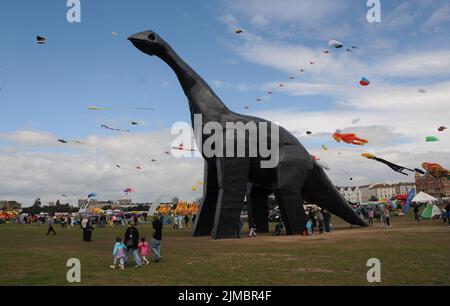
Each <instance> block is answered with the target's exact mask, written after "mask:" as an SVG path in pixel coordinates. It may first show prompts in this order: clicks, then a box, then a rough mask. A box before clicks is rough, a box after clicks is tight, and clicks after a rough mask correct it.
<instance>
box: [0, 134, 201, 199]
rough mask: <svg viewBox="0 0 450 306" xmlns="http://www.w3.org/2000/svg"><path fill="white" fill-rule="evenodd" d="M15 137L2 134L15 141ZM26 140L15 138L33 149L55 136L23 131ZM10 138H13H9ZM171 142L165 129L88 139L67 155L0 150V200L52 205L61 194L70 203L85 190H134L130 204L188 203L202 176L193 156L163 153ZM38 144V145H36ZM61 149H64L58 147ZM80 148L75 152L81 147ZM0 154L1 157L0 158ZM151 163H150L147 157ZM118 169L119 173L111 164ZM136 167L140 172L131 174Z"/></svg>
mask: <svg viewBox="0 0 450 306" xmlns="http://www.w3.org/2000/svg"><path fill="white" fill-rule="evenodd" d="M17 134H19V135H24V134H25V133H12V134H10V135H8V134H3V137H4V138H7V139H15V140H16V143H18V138H17V136H16V135H17ZM26 134H27V135H29V134H32V135H33V137H32V139H33V140H32V141H29V140H28V138H29V137H28V138H27V137H25V139H27V140H26V141H22V138H20V140H21V141H20V144H23V143H26V144H27V145H28V146H30V149H33V147H42V146H44V145H45V144H46V143H47V141H48V140H49V139H51V140H52V141H53V142H54V141H55V140H54V139H55V137H54V136H53V135H51V134H50V133H47V132H39V131H32V132H31V131H29V132H28V133H26ZM13 135H14V136H13ZM175 138H176V136H175V135H171V134H170V133H169V132H168V131H166V130H164V131H159V132H155V133H151V134H131V135H115V136H110V137H99V136H90V137H87V138H86V142H87V144H86V146H81V147H82V148H83V149H82V150H78V151H76V152H71V153H70V154H68V153H65V152H46V153H43V152H39V153H26V152H24V150H23V148H20V150H14V149H13V147H6V148H5V147H4V148H0V151H1V152H2V154H0V168H1V169H2V177H3V178H4V179H2V184H0V199H17V200H19V201H23V203H24V204H31V203H32V201H33V199H35V198H36V197H37V196H40V197H41V198H42V199H43V201H45V202H48V201H56V199H58V198H60V200H61V201H64V200H65V199H64V198H61V195H62V194H66V195H67V196H69V199H70V202H71V203H72V204H76V200H77V199H78V198H83V197H86V195H87V194H88V193H89V192H97V193H98V198H99V199H102V200H117V199H120V198H122V197H123V193H122V191H123V189H125V188H126V187H133V188H134V189H136V192H135V193H133V194H131V195H130V197H131V199H132V200H133V201H135V202H150V201H154V200H155V199H157V198H158V197H160V196H163V197H165V198H170V197H171V196H173V195H178V196H180V197H181V198H184V199H187V200H192V199H195V198H198V197H199V196H201V192H202V191H201V188H198V189H197V191H196V192H193V191H192V190H191V187H192V185H195V184H196V182H198V181H199V180H201V179H202V177H203V161H202V160H201V159H199V158H196V159H190V158H175V157H173V156H171V155H167V154H165V152H166V151H167V150H169V149H170V146H171V142H172V141H173V140H174V139H175ZM39 140H42V141H43V142H39ZM64 147H66V146H64ZM81 147H80V148H81ZM3 153H4V154H3ZM153 158H154V159H156V160H157V161H156V162H151V160H152V159H153ZM116 164H118V165H120V166H121V167H122V168H121V169H119V168H117V167H116V166H115V165H116ZM137 166H142V167H143V169H144V171H145V174H146V175H145V174H143V173H140V172H139V171H138V170H135V168H136V167H137Z"/></svg>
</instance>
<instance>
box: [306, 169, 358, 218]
mask: <svg viewBox="0 0 450 306" xmlns="http://www.w3.org/2000/svg"><path fill="white" fill-rule="evenodd" d="M313 164H314V166H313V169H312V170H310V172H309V174H308V178H307V179H306V180H305V184H304V186H303V188H302V190H301V195H302V196H303V198H304V199H305V200H306V201H308V202H310V203H313V204H316V205H318V206H319V207H321V208H324V209H326V210H328V211H329V212H330V213H332V214H334V215H336V216H338V217H340V218H342V219H344V220H345V221H347V222H348V223H350V224H354V225H360V226H367V224H366V223H365V222H364V220H362V219H361V218H360V217H359V216H358V215H357V214H356V213H355V212H354V211H353V209H352V208H351V206H350V205H349V203H348V202H347V200H346V199H345V198H344V196H343V195H342V194H341V193H340V192H339V191H338V190H337V188H336V187H335V185H333V183H332V182H331V181H330V179H329V178H328V176H327V175H326V174H325V172H324V171H323V169H322V168H321V167H320V166H319V165H318V164H317V163H316V162H314V163H313Z"/></svg>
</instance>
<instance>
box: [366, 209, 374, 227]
mask: <svg viewBox="0 0 450 306" xmlns="http://www.w3.org/2000/svg"><path fill="white" fill-rule="evenodd" d="M367 217H368V218H369V226H373V210H372V209H371V208H370V209H369V211H368V212H367Z"/></svg>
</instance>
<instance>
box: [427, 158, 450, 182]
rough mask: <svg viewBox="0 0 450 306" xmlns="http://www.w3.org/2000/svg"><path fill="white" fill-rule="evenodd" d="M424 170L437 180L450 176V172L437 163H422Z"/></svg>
mask: <svg viewBox="0 0 450 306" xmlns="http://www.w3.org/2000/svg"><path fill="white" fill-rule="evenodd" d="M422 168H424V169H425V170H427V172H428V173H429V174H430V175H431V176H434V177H435V178H440V177H443V176H450V172H449V171H448V170H447V169H445V168H444V167H442V166H441V165H439V164H437V163H428V162H424V163H422Z"/></svg>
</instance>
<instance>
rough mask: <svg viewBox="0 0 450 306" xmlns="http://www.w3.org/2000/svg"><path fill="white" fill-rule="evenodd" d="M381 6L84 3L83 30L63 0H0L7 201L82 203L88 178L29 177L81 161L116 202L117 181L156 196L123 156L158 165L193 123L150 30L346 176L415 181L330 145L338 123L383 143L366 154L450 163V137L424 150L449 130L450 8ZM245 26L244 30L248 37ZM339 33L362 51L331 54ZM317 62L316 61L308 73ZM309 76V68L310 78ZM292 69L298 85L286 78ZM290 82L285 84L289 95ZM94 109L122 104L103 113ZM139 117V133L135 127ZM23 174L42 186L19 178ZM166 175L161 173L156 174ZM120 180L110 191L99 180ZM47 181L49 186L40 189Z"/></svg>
mask: <svg viewBox="0 0 450 306" xmlns="http://www.w3.org/2000/svg"><path fill="white" fill-rule="evenodd" d="M381 3H382V22H380V23H369V22H367V19H366V12H367V10H368V8H367V6H366V1H329V0H324V1H321V2H320V3H319V2H318V1H310V0H304V1H294V0H286V1H283V2H281V3H280V2H276V1H268V0H261V1H254V0H250V1H233V0H223V1H214V2H212V1H175V0H173V1H128V2H119V1H106V0H95V1H92V0H91V1H83V0H81V5H82V13H81V14H82V15H81V23H73V24H71V23H68V22H67V20H66V11H67V9H68V8H67V7H66V6H65V1H56V0H52V1H33V2H25V1H13V0H4V1H1V3H0V29H1V30H0V32H1V37H2V43H1V47H0V87H1V86H2V84H5V83H6V86H5V87H4V88H3V90H1V91H0V106H1V112H0V156H1V157H2V158H3V159H2V160H0V163H2V164H0V166H3V168H7V169H8V170H9V171H11V173H14V175H12V174H11V181H14V180H13V179H12V178H13V177H14V178H15V179H17V182H15V183H14V182H11V184H10V185H8V186H4V187H3V188H2V187H0V198H3V197H18V198H24V199H25V200H28V199H30V198H33V197H34V196H35V195H36V196H37V194H38V193H39V194H42V195H45V196H47V197H48V198H52V197H55V196H56V195H57V194H59V193H69V192H66V191H64V190H65V189H71V190H75V189H76V190H77V191H76V192H75V191H74V197H79V196H80V194H83V193H84V190H85V189H83V188H86V187H83V186H79V178H77V179H74V180H73V181H72V180H71V179H70V178H67V182H65V186H58V188H54V189H55V190H47V189H48V186H51V185H52V184H53V183H54V182H53V183H52V182H50V181H42V185H39V184H37V183H36V182H33V180H32V179H29V177H30V173H28V171H31V170H28V168H27V167H25V166H24V163H25V164H28V163H30V164H33V163H34V162H35V161H36V160H41V159H42V160H43V161H45V160H56V159H59V158H61V162H62V163H64V164H66V162H67V165H68V167H69V168H67V169H65V171H63V172H64V173H68V172H72V171H75V172H76V171H81V172H80V173H78V174H76V175H75V174H74V175H75V176H77V177H87V176H90V175H93V176H94V177H95V181H93V182H90V183H89V184H88V183H86V184H87V185H88V186H92V185H93V184H95V183H96V182H97V185H94V187H93V188H94V189H96V190H100V191H99V192H98V193H99V194H104V195H105V196H106V197H111V198H114V197H117V196H118V195H116V194H115V193H114V192H115V191H114V190H116V189H117V188H119V187H116V185H115V184H119V183H117V181H118V180H122V182H120V184H119V185H120V186H124V187H129V186H128V185H131V184H133V185H138V186H140V184H141V185H142V188H138V189H140V190H142V189H145V192H141V193H139V194H137V195H136V198H135V199H136V200H151V199H154V198H155V197H157V196H158V195H157V193H158V192H157V191H155V190H154V189H152V188H153V187H152V188H150V187H149V188H147V187H145V186H147V185H148V184H149V182H148V181H145V180H142V179H141V177H139V179H138V180H139V181H134V179H135V178H132V179H129V178H128V177H126V176H118V175H119V174H117V173H116V172H108V171H109V170H108V165H110V164H113V165H114V164H115V162H117V160H121V161H122V162H123V163H125V162H127V158H128V159H131V161H128V162H129V167H131V168H133V165H135V164H137V163H139V164H141V163H142V164H145V163H147V162H148V158H149V157H150V156H159V154H160V151H161V150H164V148H165V147H167V146H168V144H164V146H161V148H159V147H158V146H160V145H162V143H161V141H162V140H161V141H159V139H163V140H165V141H169V140H170V139H169V138H168V137H169V136H167V134H164V133H167V129H169V128H170V126H171V125H172V124H173V123H174V122H175V121H188V120H189V112H188V106H187V101H186V99H185V97H184V95H183V92H182V90H181V89H180V87H179V85H178V81H177V79H176V78H175V75H174V74H173V72H172V71H171V70H170V69H169V68H168V66H167V65H166V64H165V63H163V62H162V61H160V60H159V59H157V58H155V57H152V58H150V57H148V56H146V55H143V54H141V53H140V52H138V51H137V50H136V49H135V48H134V47H133V46H132V45H131V44H130V43H129V42H128V41H127V40H126V38H127V37H128V36H129V35H131V34H133V33H136V32H140V31H143V30H147V29H152V30H155V31H156V32H157V33H159V34H160V35H161V36H162V37H163V38H164V39H165V40H166V41H168V42H169V43H170V44H171V45H172V47H173V48H174V49H175V50H176V51H177V52H178V53H179V55H180V56H181V57H182V58H184V59H185V60H186V62H188V63H189V64H190V65H191V66H192V67H193V68H194V69H195V70H197V72H199V74H200V75H201V76H202V77H203V78H204V79H205V80H206V81H207V82H208V83H210V84H211V85H212V87H213V89H214V90H215V91H216V92H217V94H218V95H219V96H220V97H221V98H222V100H223V101H224V102H225V103H226V104H227V105H229V106H230V107H231V108H232V109H233V110H235V111H237V112H241V113H250V114H253V115H257V116H261V117H265V118H268V119H272V120H275V121H277V122H279V123H280V124H281V125H283V126H285V127H287V128H288V129H289V130H290V131H292V132H294V133H295V135H297V136H298V137H299V138H300V140H301V142H302V143H304V144H305V146H306V147H307V148H308V149H309V150H310V151H311V153H313V154H318V155H321V158H322V160H324V161H326V162H327V163H329V164H330V165H333V167H334V168H335V169H339V168H345V169H346V168H347V167H349V165H354V164H355V161H357V162H358V164H361V167H360V168H357V169H356V168H355V171H354V172H355V173H354V176H355V178H357V179H355V180H354V181H356V182H355V183H356V184H365V183H368V182H375V181H384V180H392V181H395V180H397V181H398V180H404V179H405V178H404V177H403V176H399V175H397V174H392V173H390V172H389V169H384V168H380V169H379V171H378V172H374V173H367V171H364V169H367V166H368V165H373V164H370V161H362V162H361V161H360V160H359V159H358V158H359V157H358V156H359V154H360V153H361V152H362V151H361V150H359V149H358V150H356V149H354V148H350V147H348V146H346V145H342V144H336V143H334V142H333V141H332V140H330V137H329V136H330V133H332V132H333V131H334V130H335V129H337V128H340V129H344V130H353V131H355V130H356V131H358V132H359V133H361V134H362V135H363V136H366V137H368V138H369V137H370V140H371V141H370V143H369V144H370V146H368V147H367V149H368V150H371V152H373V153H377V154H382V155H383V156H384V157H388V158H391V159H393V160H394V161H396V162H399V163H406V166H410V167H417V166H420V163H421V162H422V161H423V159H425V158H429V157H432V158H433V160H432V161H436V162H441V163H445V162H448V161H449V160H450V157H449V156H450V155H449V154H450V153H449V152H450V142H449V138H448V133H447V134H443V135H439V136H440V137H441V138H442V139H441V142H440V143H439V144H431V145H427V146H425V144H424V142H423V139H424V136H425V135H428V134H433V133H434V134H435V133H436V131H435V130H436V128H437V126H439V125H446V124H447V125H450V123H449V122H448V118H450V113H449V111H448V109H446V108H445V106H448V103H449V102H448V101H450V100H449V92H450V90H449V84H450V69H449V68H450V53H449V51H448V50H449V47H450V42H449V40H448V39H447V38H448V37H449V34H450V33H449V32H450V30H449V29H450V4H449V3H448V1H439V0H436V1H426V3H424V1H381ZM236 28H241V29H243V30H244V32H243V33H242V34H240V35H236V34H235V33H234V30H235V29H236ZM111 32H117V33H118V34H119V35H118V36H113V35H112V34H111ZM36 35H42V36H45V37H46V38H47V40H48V42H47V44H45V45H37V44H36V42H35V38H36ZM333 38H337V39H339V40H341V41H343V42H344V44H345V45H346V46H347V47H349V46H351V45H356V46H358V47H359V48H358V49H355V50H354V52H352V53H349V52H346V51H345V50H344V49H341V50H332V54H331V55H324V54H323V50H326V49H328V48H327V42H328V41H329V40H330V39H333ZM310 61H314V62H315V65H309V62H310ZM300 68H305V69H306V73H303V74H301V73H299V69H300ZM292 74H295V75H296V78H295V79H294V80H289V76H290V75H292ZM362 76H366V77H368V78H369V79H370V80H371V82H372V84H371V85H370V87H369V88H364V89H363V88H361V87H360V86H359V84H358V81H359V79H360V78H361V77H362ZM278 83H284V84H286V87H285V88H284V89H283V90H280V89H279V88H276V85H277V84H278ZM270 88H275V89H274V94H273V95H272V96H271V97H268V96H267V95H266V94H265V93H266V92H267V90H269V89H270ZM418 88H426V89H427V93H426V95H419V94H418V93H417V89H418ZM256 98H262V99H263V102H262V103H258V102H256ZM446 103H447V104H446ZM89 105H96V106H102V107H110V108H112V110H111V111H105V112H93V111H89V110H88V109H87V106H89ZM244 106H249V107H250V110H249V111H247V110H244ZM133 107H154V108H155V109H156V111H154V112H153V111H138V110H133V109H132V108H133ZM355 118H360V119H361V120H360V122H359V123H358V124H352V123H351V121H352V119H355ZM131 121H139V122H141V124H140V125H138V126H130V122H131ZM419 122H420V124H418V123H419ZM101 124H108V125H110V126H113V127H116V128H124V129H126V128H130V129H132V132H133V133H132V135H130V136H129V137H127V135H121V134H118V133H112V132H111V131H107V130H103V129H101V128H100V125H101ZM306 130H313V131H314V134H313V136H312V137H306V135H305V133H304V132H305V131H306ZM161 135H164V136H161ZM153 137H154V138H153ZM171 137H172V138H174V136H171ZM57 138H65V139H80V140H83V141H87V142H88V143H89V145H90V147H89V148H80V147H77V146H70V145H69V146H61V145H59V144H58V143H56V141H54V140H55V139H57ZM155 139H158V140H155ZM144 140H145V141H144ZM156 142H158V143H156ZM147 143H148V145H146V144H147ZM169 143H170V141H169ZM323 143H325V144H327V145H328V146H329V147H330V148H331V149H332V150H331V151H332V152H333V154H334V153H336V152H338V151H339V152H340V151H342V152H344V151H345V152H347V151H348V152H349V153H348V154H347V155H345V156H348V159H344V160H342V159H341V160H336V156H337V154H334V155H332V154H331V153H330V152H321V151H320V146H321V144H323ZM106 144H109V146H107V145H106ZM122 145H123V146H128V147H129V153H126V152H122V151H121V150H122V149H121V148H120V147H121V146H122ZM157 148H158V149H157ZM116 150H118V151H116ZM412 151H414V153H415V154H416V155H414V154H413V153H412ZM22 158H23V160H22ZM88 160H89V161H92V162H94V161H95V162H96V163H97V164H101V165H102V167H105V172H104V173H103V172H102V173H98V171H97V173H95V174H94V173H93V171H94V170H95V166H92V167H87V168H89V170H87V169H80V167H81V165H83V163H86V162H87V161H88ZM13 161H16V162H17V163H18V164H15V165H13V164H12V163H13ZM19 161H20V163H19ZM77 162H79V163H80V165H79V166H77V164H76V163H77ZM178 162H179V163H178V164H176V168H175V169H179V168H183V167H184V166H186V167H187V168H186V169H189V171H188V172H189V173H187V174H186V175H191V176H195V179H193V181H197V178H198V177H201V173H202V166H201V161H191V160H183V161H178ZM367 162H369V164H367ZM182 163H186V165H184V164H182ZM44 164H45V162H44ZM173 164H174V163H173V162H168V164H163V163H162V162H161V164H160V165H156V166H154V167H159V169H158V171H160V172H158V171H156V170H155V173H156V172H158V173H161V175H166V174H165V173H166V172H170V173H174V172H177V171H176V170H175V171H172V169H171V168H170V166H173ZM69 165H72V166H69ZM447 166H448V167H450V165H449V164H448V163H447ZM14 167H15V168H14ZM18 167H19V168H20V169H21V173H22V174H23V176H24V177H28V181H27V182H28V183H27V184H29V185H26V184H25V183H24V180H25V179H24V177H20V176H19V175H18V174H17V173H16V172H17V168H18ZM52 167H53V166H52ZM52 167H48V168H45V167H44V168H45V169H43V168H42V167H40V166H36V169H39V170H36V169H34V168H33V169H34V170H33V171H43V172H42V173H41V174H42V176H44V177H46V176H47V175H48V176H49V177H51V176H55V175H56V174H55V171H56V170H54V169H53V168H52ZM71 167H74V169H77V170H74V169H73V168H71ZM333 167H332V168H333ZM63 169H64V168H63ZM92 169H94V170H92ZM113 170H114V171H116V169H112V170H111V171H113ZM94 172H95V171H94ZM5 173H8V172H5ZM192 173H193V174H192ZM338 173H341V174H342V172H336V173H333V172H330V173H329V174H330V176H331V177H332V179H333V180H334V181H336V183H339V184H348V183H349V182H348V178H343V177H342V175H338ZM175 176H177V177H176V178H175V177H173V178H167V179H168V181H171V182H175V181H176V180H178V176H179V174H177V175H175ZM114 178H115V179H114ZM153 179H154V181H158V180H159V179H161V177H158V176H156V174H155V176H154V177H153ZM107 180H111V183H110V185H108V184H109V183H105V184H100V183H98V182H106V181H107ZM127 180H128V181H127ZM179 180H180V181H179V182H178V181H177V183H171V184H170V185H171V187H170V188H167V190H166V191H165V193H167V194H177V193H180V194H181V195H184V196H185V197H193V196H198V195H199V194H200V193H201V191H199V193H198V194H195V195H193V194H191V193H189V192H187V191H184V189H186V188H185V186H184V185H185V184H186V183H185V182H186V179H185V178H179ZM408 180H412V178H411V177H410V178H408ZM108 182H109V181H108ZM146 184H147V185H146ZM182 184H183V187H181V185H182ZM34 185H38V186H37V187H33V188H31V187H30V186H34ZM188 185H189V184H188ZM23 186H28V187H29V189H30V191H29V194H27V195H26V196H22V195H19V194H18V193H19V191H20V190H21V188H23ZM120 188H121V187H120ZM188 189H190V186H189V188H188ZM90 191H92V190H89V191H88V192H90Z"/></svg>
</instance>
